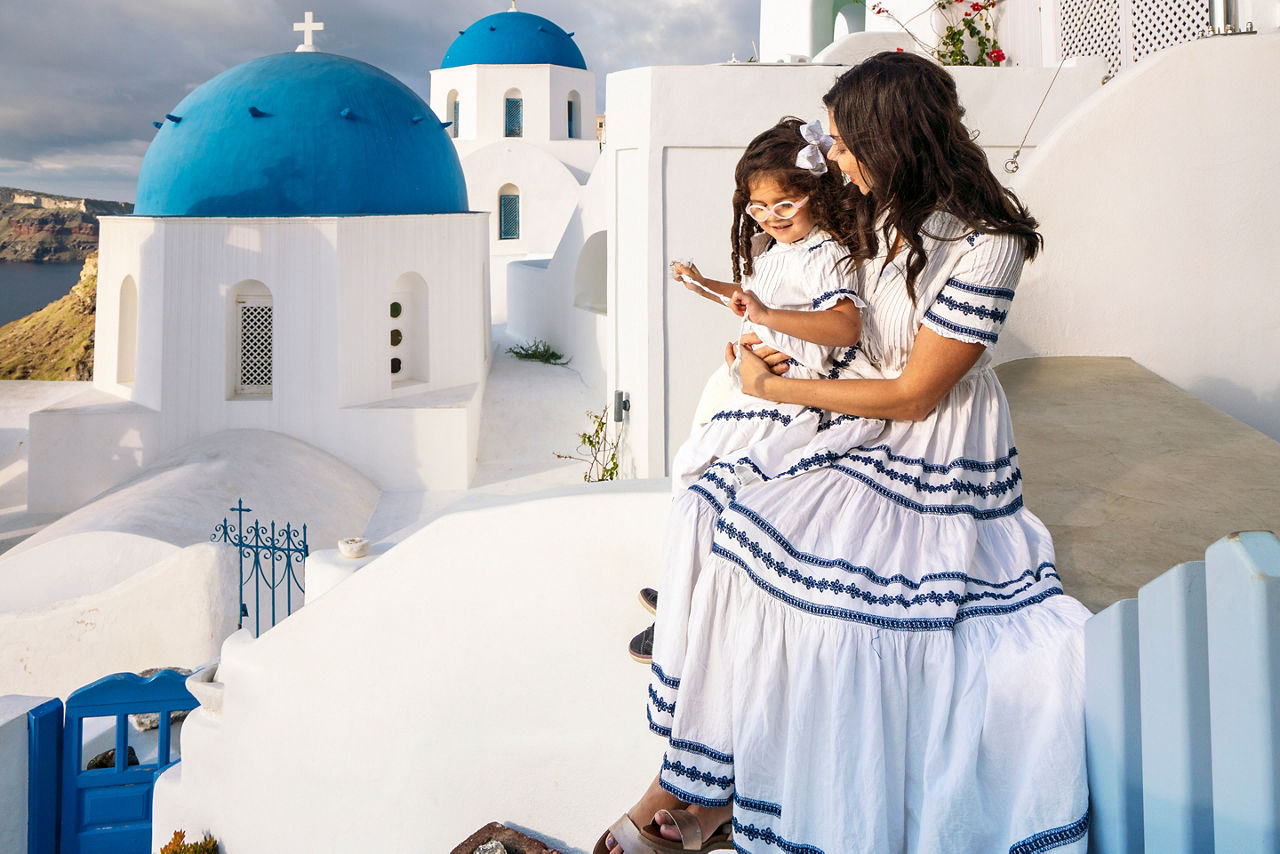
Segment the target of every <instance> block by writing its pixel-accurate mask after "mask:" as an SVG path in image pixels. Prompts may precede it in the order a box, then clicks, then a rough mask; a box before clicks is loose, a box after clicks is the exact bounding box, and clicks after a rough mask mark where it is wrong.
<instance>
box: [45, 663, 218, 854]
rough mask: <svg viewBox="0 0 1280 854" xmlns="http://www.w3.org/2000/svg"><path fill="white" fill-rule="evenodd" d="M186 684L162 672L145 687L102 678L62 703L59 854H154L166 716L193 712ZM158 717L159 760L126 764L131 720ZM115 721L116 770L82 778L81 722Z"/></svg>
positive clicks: (139, 681)
mask: <svg viewBox="0 0 1280 854" xmlns="http://www.w3.org/2000/svg"><path fill="white" fill-rule="evenodd" d="M197 705H198V704H197V702H196V699H195V697H192V696H191V693H190V692H189V691H187V687H186V677H185V676H183V675H182V674H180V673H178V672H177V671H174V670H161V671H160V672H159V673H156V674H155V675H153V676H151V677H149V678H146V679H143V678H142V677H140V676H137V675H135V674H132V673H116V674H114V675H112V676H104V677H103V678H102V679H99V680H98V681H97V682H94V683H92V684H90V685H86V686H85V687H83V688H81V689H80V690H78V691H76V692H75V693H73V694H72V695H71V696H70V697H68V698H67V710H66V722H65V725H64V727H63V747H62V760H63V766H62V834H61V837H62V838H61V843H62V844H61V850H62V854H131V852H135V851H136V852H138V854H146V852H149V851H150V850H151V790H152V786H153V785H154V782H155V777H156V774H157V773H158V772H160V771H162V770H164V769H165V768H167V767H169V766H170V765H172V764H173V762H174V761H176V760H173V759H171V758H170V757H171V755H172V753H173V751H172V750H171V747H172V745H171V744H170V736H171V732H170V724H169V713H170V712H173V711H179V710H182V709H194V708H195V707H196V706H197ZM146 712H153V713H158V714H159V721H160V725H159V729H158V731H157V736H156V738H157V745H156V756H155V758H154V761H148V762H144V763H143V764H140V765H134V766H130V765H129V764H128V760H129V757H128V748H129V726H130V725H129V715H131V714H139V713H146ZM103 717H105V718H108V719H114V734H115V739H114V745H115V764H114V766H112V767H109V768H99V769H95V770H92V771H90V770H85V764H86V763H85V757H84V755H83V754H84V721H85V719H86V718H103Z"/></svg>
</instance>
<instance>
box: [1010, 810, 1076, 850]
mask: <svg viewBox="0 0 1280 854" xmlns="http://www.w3.org/2000/svg"><path fill="white" fill-rule="evenodd" d="M1088 831H1089V810H1087V809H1086V810H1085V811H1084V815H1082V816H1080V818H1078V819H1076V820H1075V821H1073V822H1071V824H1064V825H1062V826H1061V827H1053V828H1050V829H1049V830H1042V831H1040V832H1039V833H1037V834H1036V835H1035V836H1028V837H1027V838H1026V839H1024V840H1022V841H1021V842H1015V843H1014V844H1013V846H1012V847H1011V848H1010V849H1009V854H1034V852H1036V851H1048V850H1050V849H1052V848H1058V847H1061V846H1063V845H1068V844H1070V843H1072V842H1075V841H1077V840H1079V839H1081V838H1083V837H1084V835H1085V834H1086V833H1087V832H1088Z"/></svg>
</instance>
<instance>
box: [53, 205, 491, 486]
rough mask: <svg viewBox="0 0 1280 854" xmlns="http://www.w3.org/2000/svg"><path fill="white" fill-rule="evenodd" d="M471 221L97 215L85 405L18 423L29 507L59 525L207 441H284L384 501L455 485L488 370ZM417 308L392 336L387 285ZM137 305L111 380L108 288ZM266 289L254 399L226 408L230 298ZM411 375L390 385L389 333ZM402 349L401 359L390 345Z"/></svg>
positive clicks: (474, 216) (482, 285)
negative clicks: (94, 306) (267, 306)
mask: <svg viewBox="0 0 1280 854" xmlns="http://www.w3.org/2000/svg"><path fill="white" fill-rule="evenodd" d="M487 220H488V216H487V215H486V214H480V213H466V214H441V215H434V216H379V217H323V218H284V219H274V218H271V219H223V218H219V219H205V218H165V219H157V218H146V219H139V218H134V217H111V218H104V221H103V225H102V238H101V244H100V245H101V250H100V251H101V261H100V265H99V282H100V285H99V301H100V303H101V304H102V305H103V306H104V311H103V312H102V314H100V315H99V317H98V322H97V332H96V341H97V348H96V350H97V352H98V353H99V358H100V361H99V362H98V365H97V370H96V371H95V377H96V378H95V384H94V385H95V388H94V390H95V392H96V393H97V394H96V396H86V397H83V398H80V399H76V400H74V401H70V402H66V403H64V404H62V405H60V406H59V407H55V408H51V409H50V410H48V411H45V412H41V413H37V414H35V415H33V416H32V452H31V490H30V501H29V504H30V506H31V507H32V509H38V510H42V511H59V510H68V509H71V508H73V507H76V506H78V505H79V504H81V503H83V502H84V501H86V500H88V499H89V498H91V497H92V496H93V495H94V494H96V493H97V492H99V491H101V490H102V489H104V488H106V487H109V486H111V485H113V484H115V483H118V482H119V481H120V480H122V479H124V478H125V477H127V476H129V475H130V474H131V473H134V472H136V471H138V469H139V467H140V466H142V465H145V464H147V463H149V462H151V461H153V460H154V459H156V458H157V456H158V455H159V454H162V453H163V452H165V451H167V450H169V449H172V448H175V447H177V446H179V445H182V444H184V443H186V442H188V441H190V440H192V439H194V438H196V437H197V436H201V435H207V434H209V433H213V432H216V431H219V430H228V429H237V428H256V429H266V430H274V431H278V432H281V433H286V434H288V435H291V436H295V437H298V438H300V439H303V440H304V441H307V442H309V443H311V444H313V445H315V446H317V447H320V448H323V449H325V450H327V451H329V452H330V453H332V454H333V455H334V456H337V457H339V458H340V459H342V460H344V461H346V462H348V463H350V464H352V465H354V466H356V467H357V468H359V469H360V470H362V471H364V472H366V473H368V474H369V475H370V476H371V477H373V478H374V479H375V480H376V481H377V482H378V483H379V484H380V485H382V486H385V487H389V488H401V489H405V488H423V487H424V486H428V485H430V486H435V487H442V488H455V489H457V488H465V487H466V485H467V483H468V482H469V480H470V477H471V474H472V472H473V471H474V468H475V442H474V436H475V435H476V429H477V426H478V413H479V402H480V398H481V394H482V391H483V384H484V380H485V377H486V375H487V372H488V364H489V357H490V354H489V307H488V284H487V276H488V241H487V228H488V224H487ZM406 276H408V277H417V278H418V279H420V284H419V285H418V286H417V290H418V291H419V292H420V293H419V296H420V297H421V299H420V300H419V304H420V305H421V307H422V309H423V310H422V311H421V312H420V314H419V316H417V317H412V316H411V315H414V314H415V313H414V312H406V314H405V315H404V316H402V317H401V318H400V319H399V320H397V321H394V322H393V320H392V318H391V317H390V315H389V306H390V303H391V302H392V300H393V299H398V297H397V294H398V292H399V287H400V283H401V282H402V281H404V277H406ZM126 278H131V279H132V280H133V281H134V282H136V284H137V292H138V315H139V322H138V344H137V348H138V359H137V370H136V376H135V380H134V382H133V383H131V384H121V383H118V382H116V378H117V365H116V358H117V351H118V342H117V337H118V329H119V318H118V312H116V313H114V314H113V312H112V310H111V306H113V305H118V303H119V299H118V295H119V289H120V286H121V283H122V282H124V281H125V280H126ZM248 281H253V282H260V283H262V285H263V286H265V288H266V289H267V290H269V291H270V294H271V298H272V304H273V311H274V322H273V336H274V341H273V353H272V371H273V376H272V381H273V385H272V388H271V394H270V396H269V397H254V396H236V395H235V394H234V393H233V390H232V388H231V387H232V385H233V383H232V379H231V377H232V375H233V364H234V360H235V340H236V339H235V331H234V323H235V320H234V313H233V302H234V299H233V294H234V291H235V289H236V288H237V287H239V286H241V285H242V284H243V283H245V282H248ZM393 327H395V328H398V329H401V330H402V331H403V332H404V335H405V336H406V339H407V340H408V341H417V342H422V341H423V339H424V338H425V342H426V343H425V345H424V346H425V347H426V350H427V352H428V355H427V358H426V362H427V365H428V367H427V369H426V370H424V371H423V372H419V373H415V374H413V379H405V378H402V377H401V376H396V375H393V374H392V372H391V370H390V367H389V366H390V360H391V358H392V357H393V356H397V355H402V354H399V353H398V351H396V349H395V348H394V347H393V346H392V344H391V343H390V338H389V336H390V333H391V330H392V328H393ZM405 346H408V345H405Z"/></svg>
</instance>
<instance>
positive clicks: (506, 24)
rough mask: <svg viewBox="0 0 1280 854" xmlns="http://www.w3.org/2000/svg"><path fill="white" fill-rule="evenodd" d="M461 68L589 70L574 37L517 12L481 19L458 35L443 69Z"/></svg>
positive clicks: (545, 22) (553, 26)
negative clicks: (465, 66)
mask: <svg viewBox="0 0 1280 854" xmlns="http://www.w3.org/2000/svg"><path fill="white" fill-rule="evenodd" d="M462 65H563V66H564V67H566V68H583V69H585V68H586V67H587V63H586V60H584V59H583V58H582V51H580V50H578V46H577V45H576V44H575V43H574V41H573V37H572V34H570V33H566V32H565V31H564V30H562V29H560V28H559V27H557V26H556V25H555V24H553V23H552V22H551V21H548V20H547V19H546V18H542V17H539V16H538V15H530V14H529V13H528V12H517V11H515V10H514V9H513V10H511V11H509V12H497V13H495V14H493V15H489V16H488V17H485V18H481V19H480V20H478V21H476V22H475V23H474V24H472V25H471V26H469V27H467V28H466V29H465V30H463V31H462V32H460V33H459V34H458V37H457V38H456V39H454V40H453V44H451V45H449V49H448V50H447V51H445V54H444V60H443V61H442V62H441V63H440V67H441V68H457V67H459V66H462Z"/></svg>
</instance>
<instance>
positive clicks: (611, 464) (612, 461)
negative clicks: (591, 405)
mask: <svg viewBox="0 0 1280 854" xmlns="http://www.w3.org/2000/svg"><path fill="white" fill-rule="evenodd" d="M587 419H588V420H589V421H590V423H591V430H590V431H589V432H587V433H579V434H578V453H577V454H556V457H557V458H558V459H561V460H577V461H578V462H580V463H586V464H587V470H586V472H585V473H584V474H583V475H582V479H583V480H585V481H586V482H587V483H596V482H598V481H602V480H616V479H617V478H618V438H617V437H616V436H615V437H613V438H612V439H611V438H609V407H607V406H606V407H605V408H604V409H601V410H600V411H599V412H598V413H596V412H592V411H591V410H587Z"/></svg>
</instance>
